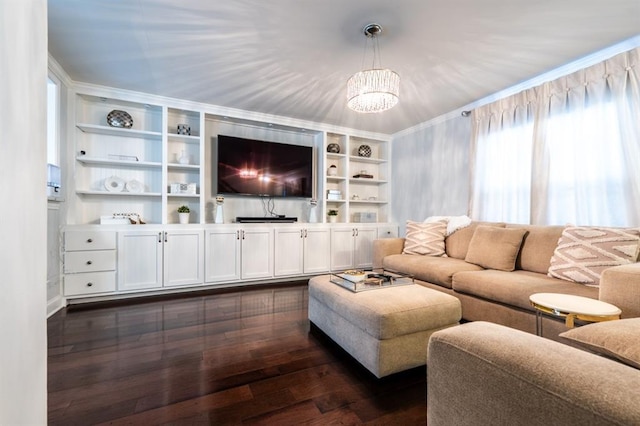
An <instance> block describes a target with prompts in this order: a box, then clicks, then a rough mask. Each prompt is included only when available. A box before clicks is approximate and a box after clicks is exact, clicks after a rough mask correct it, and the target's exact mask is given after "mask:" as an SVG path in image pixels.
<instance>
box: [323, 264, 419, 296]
mask: <svg viewBox="0 0 640 426" xmlns="http://www.w3.org/2000/svg"><path fill="white" fill-rule="evenodd" d="M330 281H331V282H332V283H334V284H336V285H339V286H340V287H344V288H346V289H347V290H351V291H353V292H354V293H358V292H360V291H367V290H379V289H382V288H387V287H393V286H401V285H409V284H413V283H414V282H413V276H412V275H407V274H401V273H398V272H393V271H388V270H385V269H376V270H373V271H364V270H360V269H349V270H346V271H344V272H334V273H333V274H331V277H330Z"/></svg>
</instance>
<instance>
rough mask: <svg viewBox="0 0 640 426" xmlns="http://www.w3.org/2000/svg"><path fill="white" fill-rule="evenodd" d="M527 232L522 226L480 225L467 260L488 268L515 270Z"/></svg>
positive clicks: (470, 244) (470, 245)
mask: <svg viewBox="0 0 640 426" xmlns="http://www.w3.org/2000/svg"><path fill="white" fill-rule="evenodd" d="M526 233H527V231H526V230H524V229H522V228H498V227H495V226H478V227H477V228H476V231H475V232H474V233H473V238H471V243H469V251H467V257H466V258H465V261H467V262H469V263H474V264H476V265H479V266H482V267H483V268H487V269H498V270H500V271H513V270H514V269H515V268H516V259H517V258H518V253H519V252H520V246H521V245H522V239H523V237H524V235H525V234H526Z"/></svg>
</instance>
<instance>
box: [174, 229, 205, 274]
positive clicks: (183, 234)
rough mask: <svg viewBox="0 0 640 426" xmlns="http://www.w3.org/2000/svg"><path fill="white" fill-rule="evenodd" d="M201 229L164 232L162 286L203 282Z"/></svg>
mask: <svg viewBox="0 0 640 426" xmlns="http://www.w3.org/2000/svg"><path fill="white" fill-rule="evenodd" d="M203 238H204V232H203V231H202V229H194V230H188V231H187V230H184V231H183V230H172V231H165V232H164V286H165V287H170V286H180V285H193V284H202V283H203V282H204V263H203V259H204V254H203V253H204V241H203Z"/></svg>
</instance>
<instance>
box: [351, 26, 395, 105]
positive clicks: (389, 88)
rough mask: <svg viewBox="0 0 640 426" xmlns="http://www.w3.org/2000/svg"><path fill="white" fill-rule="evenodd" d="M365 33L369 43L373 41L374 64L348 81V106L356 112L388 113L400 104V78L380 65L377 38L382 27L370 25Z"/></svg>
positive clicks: (365, 29) (365, 28) (364, 30)
mask: <svg viewBox="0 0 640 426" xmlns="http://www.w3.org/2000/svg"><path fill="white" fill-rule="evenodd" d="M363 32H364V35H365V36H367V42H368V41H369V39H371V40H372V45H373V46H372V47H373V63H372V66H371V69H367V70H364V71H360V72H357V73H355V74H354V75H352V76H351V78H350V79H349V80H348V81H347V106H348V107H349V108H351V109H352V110H354V111H356V112H364V113H371V112H382V111H386V110H388V109H391V108H393V107H394V106H395V105H396V104H397V103H398V92H399V91H400V76H399V75H398V74H397V73H396V72H394V71H391V70H389V69H383V68H382V66H381V64H380V47H379V46H378V38H377V36H378V34H380V33H381V32H382V27H381V26H380V25H378V24H369V25H367V26H366V27H364V29H363ZM365 54H366V45H365ZM376 59H377V60H378V61H377V66H376Z"/></svg>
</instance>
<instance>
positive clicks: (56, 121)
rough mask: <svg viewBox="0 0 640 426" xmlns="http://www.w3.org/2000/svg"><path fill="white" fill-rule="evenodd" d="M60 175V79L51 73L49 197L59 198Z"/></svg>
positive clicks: (48, 112)
mask: <svg viewBox="0 0 640 426" xmlns="http://www.w3.org/2000/svg"><path fill="white" fill-rule="evenodd" d="M60 187H61V175H60V81H59V80H58V79H57V78H56V77H55V76H54V75H53V74H49V79H48V80H47V197H49V198H50V199H52V200H59V197H60V196H61V191H60Z"/></svg>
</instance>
